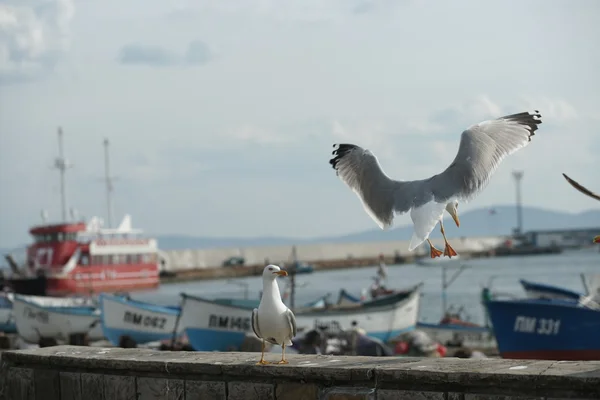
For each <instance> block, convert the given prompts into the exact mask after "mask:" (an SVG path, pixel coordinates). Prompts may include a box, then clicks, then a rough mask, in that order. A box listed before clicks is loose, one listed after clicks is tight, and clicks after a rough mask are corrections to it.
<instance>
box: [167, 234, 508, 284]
mask: <svg viewBox="0 0 600 400" xmlns="http://www.w3.org/2000/svg"><path fill="white" fill-rule="evenodd" d="M504 240H505V238H504V237H496V236H490V237H487V236H486V237H475V238H455V239H454V241H453V242H452V246H453V247H454V248H455V249H456V251H457V252H458V253H459V255H460V257H461V259H467V258H480V257H490V256H492V255H493V249H494V248H496V247H497V246H498V245H500V244H501V243H503V242H504ZM432 242H433V243H434V245H435V246H437V247H438V248H442V247H443V241H442V239H439V238H434V239H432ZM408 244H409V242H408V241H400V240H393V241H385V242H365V243H323V244H299V245H297V246H294V247H295V248H296V256H297V259H298V260H300V261H303V262H305V263H307V264H310V265H312V266H313V267H314V269H315V270H316V271H325V270H334V269H346V268H360V267H366V266H372V265H376V264H378V263H379V255H380V254H383V256H384V261H385V262H386V264H388V265H397V264H407V263H412V262H414V261H415V259H416V258H417V257H423V256H425V257H426V258H428V257H429V250H428V249H425V248H418V249H417V250H415V251H412V252H409V251H408ZM230 257H243V258H244V259H245V265H243V266H227V267H223V266H222V263H223V261H224V260H226V259H228V258H230ZM161 258H162V259H163V261H164V263H163V265H162V266H161V275H162V277H161V282H162V283H169V282H178V281H188V280H204V279H221V278H234V277H236V278H237V277H245V276H258V275H260V274H261V273H262V269H263V268H264V266H265V265H266V264H265V263H266V261H269V262H271V263H274V264H277V265H282V266H283V267H284V268H285V267H286V266H287V265H289V264H291V263H292V246H284V245H281V246H264V247H248V248H241V249H240V248H216V249H188V250H168V251H164V252H162V254H161Z"/></svg>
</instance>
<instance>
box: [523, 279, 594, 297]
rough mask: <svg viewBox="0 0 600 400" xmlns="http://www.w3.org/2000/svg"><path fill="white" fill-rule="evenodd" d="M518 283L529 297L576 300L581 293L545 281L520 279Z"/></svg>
mask: <svg viewBox="0 0 600 400" xmlns="http://www.w3.org/2000/svg"><path fill="white" fill-rule="evenodd" d="M519 283H520V284H521V286H523V289H524V290H525V293H526V294H527V297H528V298H530V299H559V300H572V301H578V300H579V299H580V298H581V296H583V293H578V292H576V291H574V290H569V289H566V288H562V287H558V286H553V285H548V284H545V283H538V282H531V281H526V280H525V279H520V280H519Z"/></svg>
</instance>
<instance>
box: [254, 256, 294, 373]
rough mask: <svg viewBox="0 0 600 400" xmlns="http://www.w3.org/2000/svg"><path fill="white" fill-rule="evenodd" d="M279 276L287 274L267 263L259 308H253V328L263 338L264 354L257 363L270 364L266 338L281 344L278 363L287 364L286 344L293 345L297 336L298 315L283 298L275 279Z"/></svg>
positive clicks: (268, 340) (273, 342)
mask: <svg viewBox="0 0 600 400" xmlns="http://www.w3.org/2000/svg"><path fill="white" fill-rule="evenodd" d="M278 276H287V272H286V271H283V270H282V269H281V268H279V267H278V266H277V265H267V266H266V267H265V269H264V270H263V274H262V279H263V291H262V297H261V299H260V304H259V305H258V308H255V309H254V310H252V330H253V331H254V334H255V335H256V336H257V337H258V338H259V339H261V340H262V354H261V356H260V361H259V362H258V363H257V364H261V365H264V364H269V362H268V361H265V340H266V341H267V342H269V343H272V344H277V345H281V361H279V362H278V363H277V364H287V363H288V362H287V361H286V359H285V346H291V345H292V339H293V338H294V337H295V336H296V317H295V316H294V313H293V312H292V310H290V309H289V308H287V306H286V305H285V304H283V301H282V300H281V293H280V292H279V285H278V284H277V281H276V280H275V279H276V278H277V277H278Z"/></svg>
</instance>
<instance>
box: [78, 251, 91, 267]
mask: <svg viewBox="0 0 600 400" xmlns="http://www.w3.org/2000/svg"><path fill="white" fill-rule="evenodd" d="M88 262H89V257H88V256H87V254H82V255H81V257H80V258H79V264H80V265H88V264H89V263H88Z"/></svg>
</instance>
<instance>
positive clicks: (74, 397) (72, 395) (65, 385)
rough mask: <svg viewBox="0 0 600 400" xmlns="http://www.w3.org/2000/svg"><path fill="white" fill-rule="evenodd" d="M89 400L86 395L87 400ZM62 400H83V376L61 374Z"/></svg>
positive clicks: (73, 373)
mask: <svg viewBox="0 0 600 400" xmlns="http://www.w3.org/2000/svg"><path fill="white" fill-rule="evenodd" d="M87 399H89V397H88V396H87V393H86V400H87ZM60 400H83V395H82V392H81V374H80V373H78V372H61V373H60Z"/></svg>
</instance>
